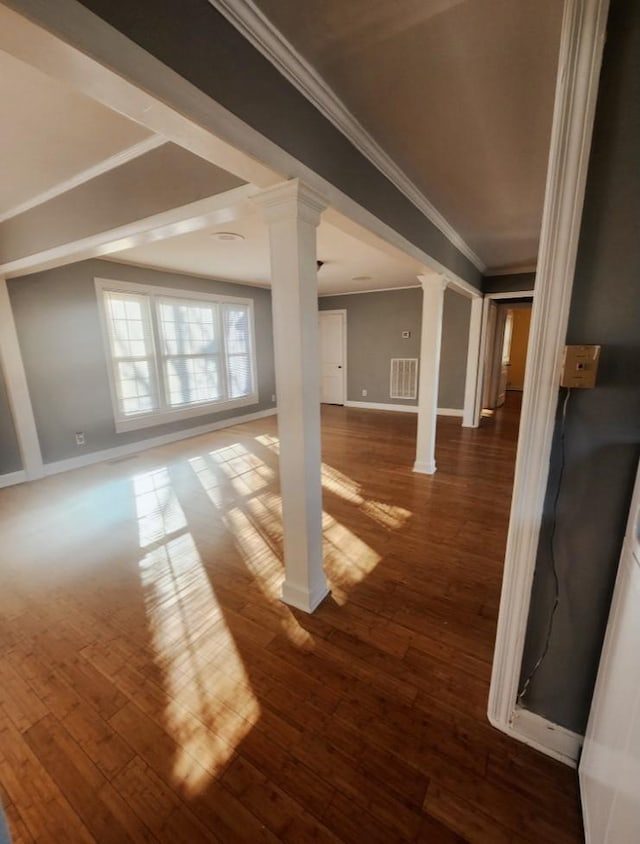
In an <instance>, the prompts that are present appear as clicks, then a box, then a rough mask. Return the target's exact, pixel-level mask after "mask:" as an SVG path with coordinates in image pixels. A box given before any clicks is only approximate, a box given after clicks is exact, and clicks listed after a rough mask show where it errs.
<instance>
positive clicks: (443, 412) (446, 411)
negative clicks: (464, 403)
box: [437, 407, 464, 419]
mask: <svg viewBox="0 0 640 844" xmlns="http://www.w3.org/2000/svg"><path fill="white" fill-rule="evenodd" d="M437 413H438V416H459V417H460V418H461V419H462V417H463V416H464V410H463V409H462V408H460V409H459V410H458V408H457V407H439V408H438V410H437Z"/></svg>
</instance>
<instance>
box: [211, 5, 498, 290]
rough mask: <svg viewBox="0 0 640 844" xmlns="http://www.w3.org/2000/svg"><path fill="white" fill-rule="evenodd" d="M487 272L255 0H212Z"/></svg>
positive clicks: (372, 161) (454, 231) (217, 7)
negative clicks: (253, 0) (259, 7)
mask: <svg viewBox="0 0 640 844" xmlns="http://www.w3.org/2000/svg"><path fill="white" fill-rule="evenodd" d="M209 2H210V3H211V5H212V6H214V7H215V8H216V9H217V10H218V11H219V12H220V13H221V14H223V15H224V16H225V18H226V19H227V20H228V21H229V22H230V23H231V24H233V26H235V28H236V29H237V30H238V31H239V32H240V33H241V35H243V36H244V37H245V38H246V39H247V41H249V43H250V44H252V45H253V46H254V47H255V48H256V49H257V50H259V51H260V52H261V53H262V55H263V56H265V58H267V59H268V60H269V61H270V62H271V64H272V65H274V67H275V68H276V69H277V70H278V71H279V72H280V73H281V74H282V75H283V76H284V77H285V79H286V80H287V81H288V82H290V83H291V84H292V85H294V86H295V87H296V88H297V89H298V91H300V93H301V94H303V96H305V97H306V98H307V99H308V100H309V101H310V102H311V103H312V104H313V105H314V106H315V107H316V108H317V109H318V111H319V112H320V113H321V114H322V115H323V116H324V117H326V118H327V119H328V120H330V121H331V123H333V125H334V126H335V127H336V129H338V130H339V131H340V132H341V133H342V134H343V135H344V136H345V137H346V138H347V139H348V140H349V141H351V143H352V144H353V145H354V146H355V147H356V149H358V150H359V151H360V152H361V153H362V154H363V155H364V156H365V157H366V158H367V159H368V160H369V161H370V162H371V163H372V164H373V165H374V167H376V168H377V169H378V170H379V171H380V172H381V173H382V174H383V175H384V176H386V178H387V179H389V181H390V182H391V183H392V184H393V185H394V186H395V187H396V188H397V189H398V190H399V191H400V192H401V193H403V194H404V195H405V196H406V197H407V199H408V200H409V201H410V202H412V203H413V204H414V205H415V206H416V208H417V209H418V210H419V211H421V212H422V213H423V214H424V216H425V217H426V218H427V219H428V220H430V222H431V223H433V225H434V226H435V227H436V228H437V229H439V230H440V231H441V232H442V234H444V235H445V237H446V238H448V240H449V241H450V242H451V243H452V244H453V245H454V246H455V247H456V249H458V250H459V251H460V252H461V253H462V254H463V255H464V256H465V257H466V258H468V259H469V261H471V263H472V264H474V266H475V267H476V268H477V269H478V270H479V271H480V272H481V273H485V272H486V266H485V264H484V262H483V261H482V260H481V259H480V258H479V257H478V256H477V255H476V254H475V252H474V251H473V250H472V249H471V247H470V246H468V244H467V243H466V242H465V241H464V240H463V238H462V237H461V236H460V234H458V232H457V231H456V230H455V229H454V228H453V226H452V225H451V224H450V223H449V222H448V221H447V220H446V219H445V218H444V217H443V216H442V214H441V213H440V212H439V211H438V210H437V209H436V208H434V206H433V205H432V204H431V203H430V202H429V200H428V199H427V198H426V197H425V196H424V194H422V193H421V192H420V190H418V188H417V187H416V186H415V185H414V184H413V182H412V181H411V180H410V179H409V177H408V176H407V175H406V174H405V173H404V172H403V171H402V170H401V169H400V168H399V167H398V165H397V164H396V163H395V162H394V161H393V160H392V159H391V158H390V156H389V155H388V154H387V153H386V152H385V151H384V150H383V149H382V148H381V147H380V146H379V144H378V143H377V142H376V141H375V140H374V139H373V138H372V136H371V135H370V134H369V133H368V132H367V130H366V129H365V128H364V127H363V126H362V124H361V123H360V122H359V121H358V120H357V119H356V118H355V117H354V116H353V114H351V112H350V111H349V110H348V109H347V107H346V106H345V104H344V103H343V102H342V100H341V99H340V98H339V97H338V96H337V94H336V93H335V92H334V91H333V89H332V88H330V87H329V86H328V85H327V83H326V82H325V81H324V79H322V77H321V76H320V75H319V74H318V73H317V71H316V70H314V68H313V67H312V66H311V65H310V64H309V62H307V60H306V59H304V58H303V57H302V56H301V55H300V53H298V51H297V50H296V49H295V47H294V46H293V45H292V44H291V43H290V42H289V41H288V40H287V39H286V38H285V37H284V35H282V33H281V32H279V30H277V29H276V28H275V26H274V25H273V24H272V23H271V21H270V20H269V19H268V18H267V17H266V16H265V15H264V14H263V13H262V12H261V11H260V9H258V7H257V6H256V5H255V4H254V3H253V2H252V0H209Z"/></svg>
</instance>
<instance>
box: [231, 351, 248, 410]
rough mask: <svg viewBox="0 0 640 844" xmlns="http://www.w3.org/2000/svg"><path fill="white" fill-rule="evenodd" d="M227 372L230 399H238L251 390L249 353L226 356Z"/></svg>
mask: <svg viewBox="0 0 640 844" xmlns="http://www.w3.org/2000/svg"><path fill="white" fill-rule="evenodd" d="M227 372H228V380H229V398H230V399H239V398H241V397H242V396H248V395H250V393H252V392H253V385H252V383H251V382H252V379H251V361H250V358H249V355H231V356H230V357H229V358H227Z"/></svg>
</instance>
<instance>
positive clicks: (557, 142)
mask: <svg viewBox="0 0 640 844" xmlns="http://www.w3.org/2000/svg"><path fill="white" fill-rule="evenodd" d="M608 5H609V4H608V0H566V2H565V7H564V18H563V22H562V35H561V42H560V57H559V63H558V77H557V85H556V97H555V105H554V114H553V124H552V130H551V147H550V154H549V169H548V172H547V187H546V193H545V201H544V210H543V214H542V229H541V237H540V254H539V257H538V270H537V276H536V289H535V297H534V301H533V311H532V320H531V331H530V336H529V347H528V352H527V354H528V357H529V360H531V361H535V365H534V366H528V367H527V368H526V373H525V381H524V394H523V404H522V416H521V423H520V435H519V438H518V452H517V458H516V468H515V478H514V486H513V498H512V504H511V518H510V521H509V533H508V536H507V549H506V555H505V567H504V578H503V582H502V594H501V598H500V611H499V616H498V629H497V634H496V646H495V652H494V660H493V670H492V676H491V687H490V690H489V706H488V717H489V720H490V722H491V723H492V724H493V725H494V726H495V727H496V728H497V729H499V730H503V731H504V732H506V733H508V734H509V735H511V736H514V737H515V738H518V739H520V740H522V741H526V742H527V743H529V742H530V740H531V737H530V735H528V733H527V727H526V724H527V721H526V719H525V722H524V727H523V721H522V718H521V717H520V716H519V717H518V718H516V717H515V716H516V713H517V711H518V707H517V698H518V691H519V683H520V673H521V667H522V658H523V652H524V642H525V636H526V631H527V621H528V616H529V606H530V602H531V591H532V587H533V576H534V571H535V564H536V556H537V550H538V540H539V536H540V525H541V521H542V511H543V505H544V499H545V495H546V489H547V481H548V476H549V460H550V455H551V443H552V438H553V433H554V428H555V415H556V407H557V403H558V390H559V386H558V385H559V381H560V379H559V374H560V367H561V362H562V349H563V346H564V343H565V338H566V333H567V323H568V318H569V307H570V302H571V291H572V288H573V278H574V273H575V264H576V256H577V251H578V239H579V234H580V224H581V221H582V207H583V202H584V194H585V186H586V180H587V169H588V163H589V153H590V149H591V136H592V132H593V120H594V114H595V106H596V100H597V95H598V83H599V76H600V67H601V63H602V50H603V46H604V40H605V33H606V24H607V12H608ZM536 741H538V742H539V749H540V750H542V751H543V752H545V753H548V754H549V755H555V754H556V750H555V749H554V742H555V738H554V739H553V740H551V737H550V736H549V735H548V734H547V733H546V732H543V733H541V734H540V736H539V738H538V739H536ZM556 758H557V757H556ZM562 761H567V760H566V759H563V760H562Z"/></svg>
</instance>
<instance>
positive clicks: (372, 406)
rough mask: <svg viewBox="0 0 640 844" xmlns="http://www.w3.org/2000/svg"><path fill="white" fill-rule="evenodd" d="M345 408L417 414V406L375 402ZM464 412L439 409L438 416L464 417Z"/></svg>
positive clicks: (349, 404) (351, 404) (350, 405)
mask: <svg viewBox="0 0 640 844" xmlns="http://www.w3.org/2000/svg"><path fill="white" fill-rule="evenodd" d="M344 406H345V407H355V408H359V409H360V410H390V411H392V412H393V413H417V412H418V405H417V404H385V403H384V402H374V401H346V402H345V403H344ZM463 413H464V411H463V410H458V409H457V408H455V407H439V408H438V410H437V414H438V416H462V414H463Z"/></svg>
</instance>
